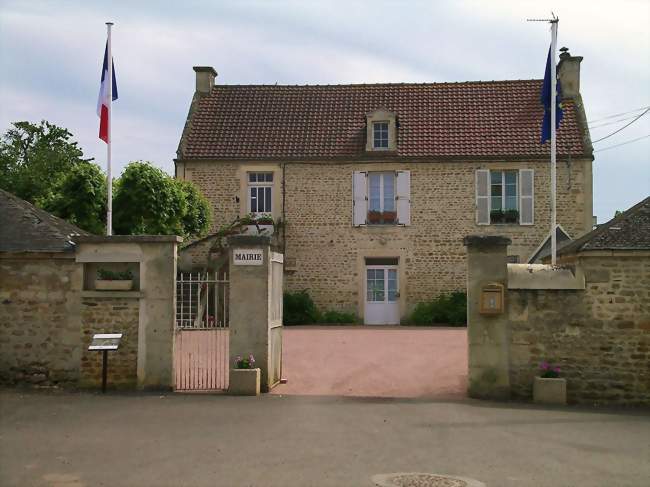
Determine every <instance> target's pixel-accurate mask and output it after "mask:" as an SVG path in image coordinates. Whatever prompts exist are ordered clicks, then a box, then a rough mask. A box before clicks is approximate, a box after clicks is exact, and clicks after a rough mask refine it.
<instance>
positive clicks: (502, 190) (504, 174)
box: [490, 171, 519, 211]
mask: <svg viewBox="0 0 650 487" xmlns="http://www.w3.org/2000/svg"><path fill="white" fill-rule="evenodd" d="M518 174H519V171H490V186H491V188H490V195H491V196H490V199H491V201H490V209H491V210H502V211H506V210H518V209H519V204H518V200H519V197H518V195H519V191H518V186H519V185H518V184H517V178H518Z"/></svg>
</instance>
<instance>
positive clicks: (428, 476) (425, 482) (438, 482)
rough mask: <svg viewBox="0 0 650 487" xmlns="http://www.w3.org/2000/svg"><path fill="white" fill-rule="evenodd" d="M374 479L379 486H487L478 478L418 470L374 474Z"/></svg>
mask: <svg viewBox="0 0 650 487" xmlns="http://www.w3.org/2000/svg"><path fill="white" fill-rule="evenodd" d="M372 481H373V482H374V483H375V485H377V486H379V487H485V484H484V483H482V482H479V481H478V480H472V479H466V478H463V477H452V476H450V475H438V474H433V473H418V472H402V473H387V474H381V475H374V476H373V477H372Z"/></svg>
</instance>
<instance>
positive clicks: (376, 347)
mask: <svg viewBox="0 0 650 487" xmlns="http://www.w3.org/2000/svg"><path fill="white" fill-rule="evenodd" d="M282 376H283V378H286V379H287V381H288V382H287V383H286V384H281V385H279V386H277V387H276V388H275V389H273V394H304V395H335V396H361V397H436V398H462V397H465V395H466V389H467V330H466V328H430V327H405V326H399V327H396V326H391V327H387V326H301V327H296V326H292V327H285V328H284V338H283V363H282Z"/></svg>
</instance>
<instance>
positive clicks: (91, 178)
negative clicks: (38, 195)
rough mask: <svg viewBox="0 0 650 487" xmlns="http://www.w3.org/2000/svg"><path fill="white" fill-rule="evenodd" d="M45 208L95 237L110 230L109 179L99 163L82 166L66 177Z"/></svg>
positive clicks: (77, 166)
mask: <svg viewBox="0 0 650 487" xmlns="http://www.w3.org/2000/svg"><path fill="white" fill-rule="evenodd" d="M43 208H44V209H45V210H47V211H49V212H51V213H54V214H55V215H57V216H59V217H61V218H63V219H64V220H67V221H69V222H70V223H73V224H75V225H77V226H78V227H79V228H83V229H84V230H87V231H89V232H91V233H94V234H98V235H99V234H103V233H104V232H105V231H106V176H105V175H104V173H103V172H102V170H101V169H99V167H98V166H96V165H95V164H92V163H89V164H79V165H76V166H75V167H74V168H72V170H71V171H70V172H69V173H68V174H67V175H66V176H65V177H64V179H63V181H62V182H61V184H60V185H59V186H58V187H57V189H56V191H55V192H54V194H53V195H52V196H51V197H50V198H48V199H47V200H46V201H44V203H43Z"/></svg>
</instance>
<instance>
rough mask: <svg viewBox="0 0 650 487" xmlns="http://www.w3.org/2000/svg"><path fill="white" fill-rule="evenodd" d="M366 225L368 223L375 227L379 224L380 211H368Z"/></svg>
mask: <svg viewBox="0 0 650 487" xmlns="http://www.w3.org/2000/svg"><path fill="white" fill-rule="evenodd" d="M368 223H370V224H372V225H376V224H377V223H381V211H376V210H370V211H369V212H368Z"/></svg>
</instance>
